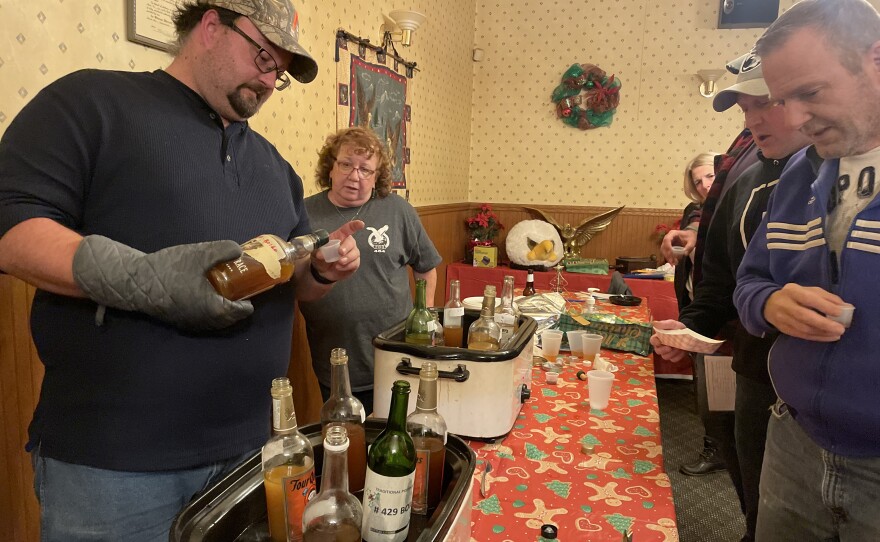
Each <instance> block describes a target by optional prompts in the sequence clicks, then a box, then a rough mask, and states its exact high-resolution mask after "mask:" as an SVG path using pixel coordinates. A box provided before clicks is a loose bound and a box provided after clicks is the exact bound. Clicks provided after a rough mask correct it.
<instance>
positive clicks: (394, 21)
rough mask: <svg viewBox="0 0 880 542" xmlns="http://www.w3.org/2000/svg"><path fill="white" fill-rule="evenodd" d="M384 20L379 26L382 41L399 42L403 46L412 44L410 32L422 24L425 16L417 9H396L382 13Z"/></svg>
mask: <svg viewBox="0 0 880 542" xmlns="http://www.w3.org/2000/svg"><path fill="white" fill-rule="evenodd" d="M382 18H383V19H384V22H383V23H382V26H381V27H380V28H379V31H380V32H381V33H382V43H383V44H384V43H386V42H400V44H401V45H403V46H404V47H409V46H410V45H411V44H412V33H413V32H415V30H416V29H417V28H418V27H420V26H422V23H424V22H425V19H426V17H425V16H424V15H423V14H421V13H419V12H418V11H412V10H408V9H396V10H394V11H392V12H391V13H389V14H388V15H385V14H384V13H383V14H382Z"/></svg>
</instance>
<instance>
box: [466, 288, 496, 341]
mask: <svg viewBox="0 0 880 542" xmlns="http://www.w3.org/2000/svg"><path fill="white" fill-rule="evenodd" d="M500 340H501V326H499V325H498V324H497V323H496V322H495V286H492V285H491V284H489V285H486V288H485V289H484V290H483V308H482V309H481V310H480V317H479V318H478V319H476V320H474V323H472V324H471V327H469V328H468V338H467V344H468V346H467V347H468V348H470V349H472V350H489V351H495V350H500V349H501V344H500V342H499V341H500Z"/></svg>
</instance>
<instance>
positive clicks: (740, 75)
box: [712, 51, 770, 113]
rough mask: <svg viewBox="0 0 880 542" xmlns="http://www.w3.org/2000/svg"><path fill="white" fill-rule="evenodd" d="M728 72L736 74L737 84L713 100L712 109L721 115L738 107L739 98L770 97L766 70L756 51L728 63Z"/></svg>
mask: <svg viewBox="0 0 880 542" xmlns="http://www.w3.org/2000/svg"><path fill="white" fill-rule="evenodd" d="M727 70H728V71H730V72H731V73H734V74H736V83H734V84H733V85H731V86H729V87H727V88H726V89H724V90H722V91H721V92H719V93H718V94H716V95H715V99H714V100H712V107H714V108H715V111H718V112H719V113H720V112H721V111H727V110H728V109H730V108H731V107H733V106H734V105H736V99H737V96H739V95H740V94H745V95H747V96H768V95H769V94H770V89H769V88H767V83H765V82H764V69H763V67H762V66H761V57H759V56H758V55H756V54H755V52H754V51H751V52H749V53H746V54H744V55H743V56H741V57H739V58H737V59H736V60H731V61H730V62H728V63H727Z"/></svg>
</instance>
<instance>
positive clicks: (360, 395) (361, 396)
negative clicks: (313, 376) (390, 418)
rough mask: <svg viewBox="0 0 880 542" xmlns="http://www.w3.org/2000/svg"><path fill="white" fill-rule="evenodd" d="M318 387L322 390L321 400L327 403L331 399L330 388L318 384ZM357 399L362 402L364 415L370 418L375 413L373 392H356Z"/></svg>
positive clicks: (354, 393) (353, 393)
mask: <svg viewBox="0 0 880 542" xmlns="http://www.w3.org/2000/svg"><path fill="white" fill-rule="evenodd" d="M318 386H319V387H320V388H321V399H322V400H323V401H324V402H325V403H326V402H327V399H329V398H330V388H329V387H327V386H325V385H324V384H321V383H320V382H318ZM352 395H354V397H355V399H357V400H358V401H360V402H361V404H362V405H364V413H365V414H366V415H367V416H369V415H370V414H372V413H373V390H372V389H369V390H364V391H355V392H352Z"/></svg>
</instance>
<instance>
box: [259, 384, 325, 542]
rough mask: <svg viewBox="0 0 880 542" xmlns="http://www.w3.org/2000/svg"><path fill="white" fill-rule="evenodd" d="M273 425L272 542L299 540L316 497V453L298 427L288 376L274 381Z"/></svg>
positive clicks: (267, 482) (266, 474)
mask: <svg viewBox="0 0 880 542" xmlns="http://www.w3.org/2000/svg"><path fill="white" fill-rule="evenodd" d="M272 428H273V430H274V434H273V435H272V437H271V438H270V439H269V440H268V441H267V442H266V444H265V445H263V452H262V460H263V485H264V486H265V488H266V506H267V509H268V513H269V537H270V539H271V540H272V542H299V541H301V540H302V518H303V511H304V510H305V508H306V504H307V503H308V501H309V500H311V499H312V498H313V497H314V496H315V453H314V451H313V450H312V445H311V444H309V439H307V438H306V437H304V436H303V434H302V433H300V432H299V429H298V428H297V425H296V413H295V412H294V410H293V388H292V387H291V386H290V380H288V379H287V378H276V379H275V380H273V381H272Z"/></svg>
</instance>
